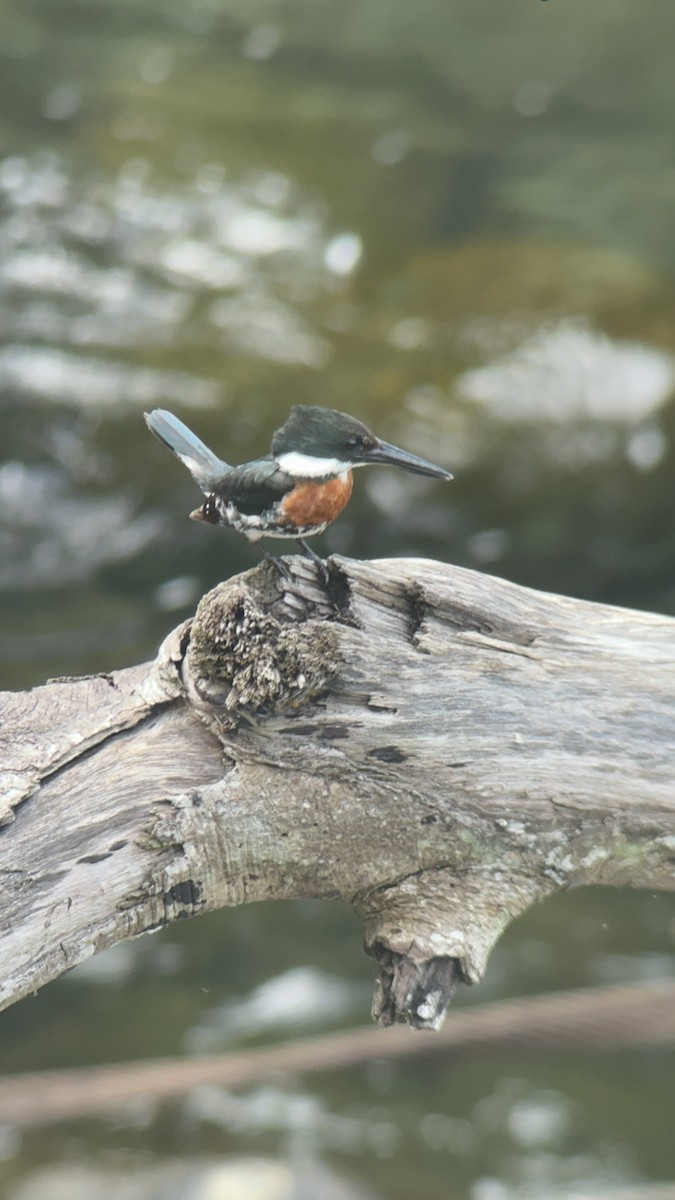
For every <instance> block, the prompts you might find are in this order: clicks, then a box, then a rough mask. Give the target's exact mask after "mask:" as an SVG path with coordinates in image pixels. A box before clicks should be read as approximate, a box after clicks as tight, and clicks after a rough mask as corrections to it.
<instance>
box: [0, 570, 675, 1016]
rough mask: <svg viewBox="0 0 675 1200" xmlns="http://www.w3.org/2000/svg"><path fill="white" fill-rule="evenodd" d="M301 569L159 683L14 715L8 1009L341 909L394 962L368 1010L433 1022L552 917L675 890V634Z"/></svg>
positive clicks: (200, 617)
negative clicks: (215, 914)
mask: <svg viewBox="0 0 675 1200" xmlns="http://www.w3.org/2000/svg"><path fill="white" fill-rule="evenodd" d="M288 561H289V562H290V563H292V568H293V578H292V580H291V582H290V583H285V582H283V581H282V580H281V579H280V577H279V575H278V573H277V572H276V571H275V570H274V568H273V567H270V566H268V565H263V566H261V567H260V568H258V569H257V570H255V571H251V572H248V573H247V574H246V575H243V576H239V577H237V578H235V579H231V580H228V581H227V582H226V583H224V584H221V585H220V586H219V587H218V588H216V589H214V590H213V591H212V592H210V593H209V594H208V595H206V596H205V597H204V598H203V600H202V601H201V603H200V605H199V608H198V610H197V612H196V614H195V617H194V619H193V621H192V622H186V623H185V624H184V625H183V626H181V627H180V628H179V629H178V630H175V631H174V632H173V634H171V635H170V636H169V638H168V639H167V640H166V642H165V643H164V645H163V646H162V648H161V649H160V652H159V654H158V656H157V659H156V660H155V662H154V663H152V664H148V665H146V666H144V667H136V668H132V669H130V670H126V671H119V672H115V673H114V674H113V675H111V676H102V677H99V676H97V677H94V678H91V679H83V680H73V681H56V682H52V683H50V684H48V685H47V686H46V687H44V688H38V689H36V690H34V691H32V692H30V693H27V694H13V693H5V694H4V695H3V696H2V697H0V731H1V732H0V791H1V793H2V795H3V797H4V810H3V811H4V819H5V820H6V821H7V824H6V825H5V826H4V828H3V829H2V830H1V831H0V880H1V881H2V927H1V928H0V967H1V971H0V977H1V980H2V983H1V985H0V1002H1V1003H3V1004H5V1005H7V1004H9V1003H11V1002H12V1001H13V1000H16V999H18V998H19V997H20V996H22V995H25V994H26V993H27V992H29V991H33V990H34V989H35V988H36V987H39V986H40V985H42V984H43V983H45V982H46V981H47V980H49V979H52V978H54V977H55V976H56V975H58V974H60V973H61V972H62V971H64V970H65V969H67V968H68V967H70V966H72V965H74V964H75V963H76V962H80V961H82V960H83V959H84V958H86V957H87V956H88V955H89V954H91V953H94V952H95V951H96V950H98V949H101V948H103V947H104V946H108V945H111V944H112V943H113V942H116V941H118V940H120V939H121V938H123V937H127V936H130V935H132V934H136V933H140V932H142V931H143V930H147V929H150V928H156V927H157V926H158V925H161V924H163V923H165V922H167V921H170V920H172V919H174V918H176V917H177V916H185V915H192V914H194V913H197V912H200V911H203V910H206V909H212V908H217V907H220V906H222V905H228V904H230V905H232V904H241V903H243V902H245V901H247V900H260V899H271V898H276V899H281V898H288V897H327V896H328V897H335V898H336V899H341V900H343V901H346V902H347V903H349V904H350V905H351V906H352V907H353V908H354V909H355V910H356V912H357V913H358V914H359V915H360V917H361V919H362V920H363V922H364V925H365V932H366V947H367V949H368V950H369V952H370V953H373V954H374V955H375V957H376V958H377V959H378V960H379V962H380V964H381V976H380V982H379V985H378V989H377V991H376V998H375V1003H374V1012H375V1015H376V1016H377V1017H378V1018H379V1019H380V1020H381V1021H383V1022H384V1023H389V1022H391V1021H393V1020H397V1019H405V1020H407V1021H408V1022H409V1023H411V1024H413V1025H416V1026H426V1027H436V1026H437V1025H438V1023H439V1022H440V1020H441V1019H442V1015H443V1012H444V1010H445V1007H446V1004H447V1001H448V999H449V996H450V994H451V992H452V990H453V987H454V986H455V984H456V982H457V980H458V979H463V980H466V981H470V982H473V981H475V980H477V979H479V978H480V976H481V974H482V972H483V970H484V967H485V963H486V961H487V957H488V955H489V952H490V949H491V947H492V946H493V944H494V943H495V941H496V940H497V938H498V937H499V936H500V934H501V932H502V930H503V929H504V927H505V926H506V925H507V924H508V922H509V921H510V920H511V919H512V918H513V917H514V916H516V915H518V914H519V913H521V912H523V911H524V910H525V909H526V908H527V907H529V905H531V904H532V903H534V902H535V901H536V900H538V899H540V898H541V897H543V896H545V895H548V894H550V893H551V892H554V891H557V890H560V889H564V888H568V887H572V886H576V885H579V884H583V883H604V884H610V885H615V886H618V885H631V886H634V887H645V886H648V887H650V888H667V889H673V888H675V749H674V737H673V721H674V716H675V620H673V619H671V618H667V617H660V616H654V615H651V614H645V613H638V612H629V611H626V610H622V609H617V608H610V607H608V606H603V605H596V604H589V603H585V602H582V601H577V600H571V599H566V598H563V597H559V596H550V595H544V594H542V593H537V592H533V591H530V590H528V589H525V588H520V587H517V586H516V585H514V584H510V583H507V582H504V581H503V580H498V579H494V578H491V577H489V576H486V575H481V574H477V573H475V572H471V571H464V570H460V569H459V568H453V567H448V566H442V565H440V564H438V563H433V562H427V561H422V560H392V561H383V562H377V563H358V562H351V561H348V560H344V559H337V558H335V559H332V560H331V561H330V582H329V584H328V586H327V587H324V585H323V584H322V582H321V581H320V580H319V579H318V578H317V576H316V574H315V571H314V568H313V566H312V564H309V563H306V562H305V561H304V560H302V559H299V558H295V559H292V560H288ZM12 818H13V819H12Z"/></svg>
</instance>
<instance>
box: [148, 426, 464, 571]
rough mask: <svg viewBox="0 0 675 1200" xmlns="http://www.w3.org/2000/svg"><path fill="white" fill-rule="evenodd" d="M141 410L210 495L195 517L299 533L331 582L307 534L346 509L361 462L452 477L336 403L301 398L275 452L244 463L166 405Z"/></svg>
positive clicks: (273, 533)
mask: <svg viewBox="0 0 675 1200" xmlns="http://www.w3.org/2000/svg"><path fill="white" fill-rule="evenodd" d="M143 415H144V417H145V420H146V423H147V425H148V427H149V429H150V430H151V431H152V433H154V434H155V436H156V437H157V438H159V440H160V441H161V442H163V443H164V445H165V446H168V448H169V450H171V452H172V453H173V454H175V455H176V457H177V458H179V459H180V461H181V462H182V463H183V464H184V466H186V467H187V469H188V471H189V472H190V474H191V476H192V478H193V479H194V481H195V483H196V484H197V486H198V487H199V488H200V489H201V491H202V492H203V494H204V496H205V497H206V499H205V501H204V503H203V504H202V505H200V507H199V508H196V509H194V511H193V512H191V513H190V517H191V518H192V520H193V521H206V522H207V523H208V524H211V525H225V526H228V527H229V528H231V529H236V530H237V532H238V533H243V535H244V537H246V538H247V539H248V541H249V542H257V541H258V540H259V539H260V538H263V537H265V538H268V537H269V538H294V539H295V541H296V542H297V543H298V545H299V546H300V549H301V550H302V551H303V553H304V554H306V555H308V556H309V558H311V559H312V560H313V561H314V562H315V563H316V564H317V566H318V567H319V569H320V571H321V573H322V575H323V578H324V580H326V581H327V571H326V566H325V563H324V562H323V559H321V558H320V557H319V555H318V554H316V553H315V552H314V550H313V549H312V548H311V546H308V545H307V542H306V541H305V538H307V537H313V536H314V535H315V534H317V533H323V531H324V529H325V528H326V526H327V525H330V524H331V522H332V521H334V520H335V518H336V517H338V516H339V515H340V513H341V512H342V510H343V508H344V507H345V505H346V504H347V503H348V501H349V498H350V496H351V494H352V486H353V480H352V472H353V470H354V469H355V468H356V467H367V466H370V465H373V464H385V465H390V466H395V467H403V468H404V469H405V470H406V471H414V472H415V473H416V474H418V475H430V476H432V477H433V478H435V479H446V480H448V479H452V475H451V474H450V472H449V471H446V470H445V469H444V468H443V467H437V466H435V465H434V464H433V463H430V462H427V461H426V460H425V459H423V458H418V457H417V455H416V454H409V453H408V451H407V450H400V449H399V448H398V446H391V445H389V443H388V442H383V441H381V439H380V438H378V437H376V436H375V434H374V433H371V431H370V430H369V429H368V428H367V427H366V426H365V425H363V424H362V422H361V421H358V420H356V418H355V417H350V416H348V415H347V413H342V412H337V411H336V410H335V409H333V408H321V407H319V406H318V405H305V404H296V405H295V406H294V407H293V408H292V409H291V411H290V413H289V415H288V417H287V419H286V421H285V422H284V424H283V425H282V426H281V427H280V428H279V429H277V430H276V432H275V433H274V435H273V437H272V443H271V445H270V449H269V452H268V453H267V454H265V455H264V456H263V457H262V458H256V459H254V460H253V461H252V462H247V463H242V464H241V465H240V466H231V465H230V464H229V463H227V462H224V461H223V459H222V458H218V457H217V455H215V454H214V453H213V451H212V450H209V448H208V446H205V445H204V443H203V442H202V441H201V440H200V439H199V438H198V437H197V435H196V434H194V433H193V432H192V430H191V429H188V427H187V425H184V424H183V422H182V421H180V420H179V419H178V417H176V416H174V414H173V413H170V412H167V411H166V409H163V408H155V409H153V411H152V412H149V413H144V414H143ZM259 549H260V550H261V552H262V554H263V556H264V557H265V558H267V559H269V560H271V561H272V562H274V563H275V564H276V566H277V567H278V569H279V570H280V571H281V573H282V574H286V573H287V568H286V567H285V564H284V563H283V562H282V561H281V560H280V559H277V558H273V557H272V555H270V554H268V553H267V551H266V550H264V549H263V548H262V547H259Z"/></svg>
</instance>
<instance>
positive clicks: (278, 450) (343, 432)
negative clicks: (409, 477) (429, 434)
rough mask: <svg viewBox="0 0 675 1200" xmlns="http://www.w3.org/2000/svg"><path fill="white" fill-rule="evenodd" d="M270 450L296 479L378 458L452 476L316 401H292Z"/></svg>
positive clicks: (437, 475) (424, 472)
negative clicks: (322, 406) (294, 402)
mask: <svg viewBox="0 0 675 1200" xmlns="http://www.w3.org/2000/svg"><path fill="white" fill-rule="evenodd" d="M271 450H272V454H273V455H274V458H275V459H276V460H277V462H278V464H279V466H280V467H281V469H282V470H283V471H287V472H288V474H289V475H293V476H295V477H296V478H298V479H300V478H302V479H321V478H324V479H325V478H326V477H328V476H331V475H339V474H341V473H342V472H343V471H348V470H350V468H352V467H366V466H369V465H371V464H377V463H381V464H388V465H390V466H395V467H403V468H404V469H405V470H406V471H414V472H415V473H416V474H418V475H431V476H433V477H434V478H436V479H452V475H451V474H450V473H449V471H446V470H444V468H443V467H437V466H435V465H434V464H433V463H430V462H427V461H426V459H424V458H418V457H417V455H416V454H409V453H408V451H407V450H399V448H398V446H391V445H390V444H389V443H388V442H383V441H381V440H380V438H378V437H376V436H375V434H374V433H371V431H370V429H368V428H367V426H365V425H363V424H362V422H361V421H357V420H356V418H355V417H350V416H348V415H347V413H341V412H337V411H336V409H334V408H320V407H318V406H317V405H306V404H296V405H295V407H294V408H292V409H291V411H290V413H289V416H288V418H287V420H286V421H285V422H284V424H283V425H282V426H281V428H280V429H277V431H276V433H275V434H274V437H273V438H272V446H271Z"/></svg>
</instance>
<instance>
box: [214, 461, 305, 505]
mask: <svg viewBox="0 0 675 1200" xmlns="http://www.w3.org/2000/svg"><path fill="white" fill-rule="evenodd" d="M294 486H295V480H294V479H293V476H292V475H287V474H286V472H285V471H281V470H280V469H279V467H278V466H277V465H276V463H275V461H274V459H273V458H272V457H271V456H270V457H269V458H261V459H259V460H258V461H257V462H252V463H244V464H243V465H242V466H240V467H234V468H233V469H232V470H231V471H230V472H229V473H228V474H227V475H226V476H225V478H224V479H222V480H220V481H219V483H218V486H217V487H216V488H215V489H214V492H215V495H216V496H218V497H219V498H220V499H222V500H224V501H225V502H226V503H228V502H229V503H231V504H233V505H234V507H235V508H236V509H237V510H238V512H240V513H244V514H245V515H246V516H257V517H262V516H264V514H265V513H267V512H269V511H270V509H273V508H274V506H275V504H278V502H279V501H280V500H281V498H282V497H283V496H285V495H286V493H287V492H290V491H292V490H293V488H294Z"/></svg>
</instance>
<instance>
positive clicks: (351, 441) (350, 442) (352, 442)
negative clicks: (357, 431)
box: [345, 437, 361, 450]
mask: <svg viewBox="0 0 675 1200" xmlns="http://www.w3.org/2000/svg"><path fill="white" fill-rule="evenodd" d="M360 444H361V439H360V438H358V437H348V438H347V441H346V442H345V445H346V446H347V449H348V450H355V449H356V447H357V446H360Z"/></svg>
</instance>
